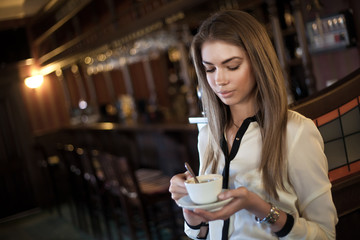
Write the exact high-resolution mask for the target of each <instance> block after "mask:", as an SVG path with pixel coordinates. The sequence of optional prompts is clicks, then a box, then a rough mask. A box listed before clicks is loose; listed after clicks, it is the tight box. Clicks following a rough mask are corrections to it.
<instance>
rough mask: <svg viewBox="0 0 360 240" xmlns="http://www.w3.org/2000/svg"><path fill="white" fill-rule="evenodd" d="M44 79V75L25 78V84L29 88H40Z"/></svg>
mask: <svg viewBox="0 0 360 240" xmlns="http://www.w3.org/2000/svg"><path fill="white" fill-rule="evenodd" d="M43 81H44V76H43V75H35V76H31V77H27V78H25V85H26V86H27V87H28V88H38V87H40V86H41V84H42V83H43Z"/></svg>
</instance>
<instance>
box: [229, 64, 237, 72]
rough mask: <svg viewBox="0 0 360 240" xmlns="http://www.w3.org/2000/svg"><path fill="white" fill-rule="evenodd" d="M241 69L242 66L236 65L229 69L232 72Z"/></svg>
mask: <svg viewBox="0 0 360 240" xmlns="http://www.w3.org/2000/svg"><path fill="white" fill-rule="evenodd" d="M239 67H240V65H236V66H235V67H228V69H229V70H230V71H235V70H237V69H238V68H239Z"/></svg>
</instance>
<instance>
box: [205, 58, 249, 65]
mask: <svg viewBox="0 0 360 240" xmlns="http://www.w3.org/2000/svg"><path fill="white" fill-rule="evenodd" d="M234 59H242V58H241V57H231V58H229V59H226V60H224V61H222V62H221V64H226V63H228V62H230V61H232V60H234ZM202 62H203V63H205V64H208V65H214V64H213V63H211V62H207V61H202Z"/></svg>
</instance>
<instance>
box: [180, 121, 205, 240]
mask: <svg viewBox="0 0 360 240" xmlns="http://www.w3.org/2000/svg"><path fill="white" fill-rule="evenodd" d="M207 128H208V126H207V125H205V126H204V127H202V128H201V129H200V131H199V135H198V146H197V147H198V152H199V159H200V167H199V171H200V169H201V166H202V156H203V154H204V152H205V148H206V144H207V134H208V130H207ZM184 232H185V234H186V235H187V236H188V237H189V238H190V239H197V236H198V235H199V233H200V229H191V228H190V227H189V226H188V225H187V224H186V223H185V222H184Z"/></svg>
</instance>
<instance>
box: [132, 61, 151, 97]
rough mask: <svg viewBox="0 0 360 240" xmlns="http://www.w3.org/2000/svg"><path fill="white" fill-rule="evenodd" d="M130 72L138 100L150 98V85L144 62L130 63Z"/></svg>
mask: <svg viewBox="0 0 360 240" xmlns="http://www.w3.org/2000/svg"><path fill="white" fill-rule="evenodd" d="M129 72H130V76H131V80H132V83H133V87H134V96H135V99H136V100H148V99H149V97H150V92H149V87H148V85H147V82H146V75H145V70H144V66H143V63H142V62H136V63H132V64H129Z"/></svg>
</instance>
